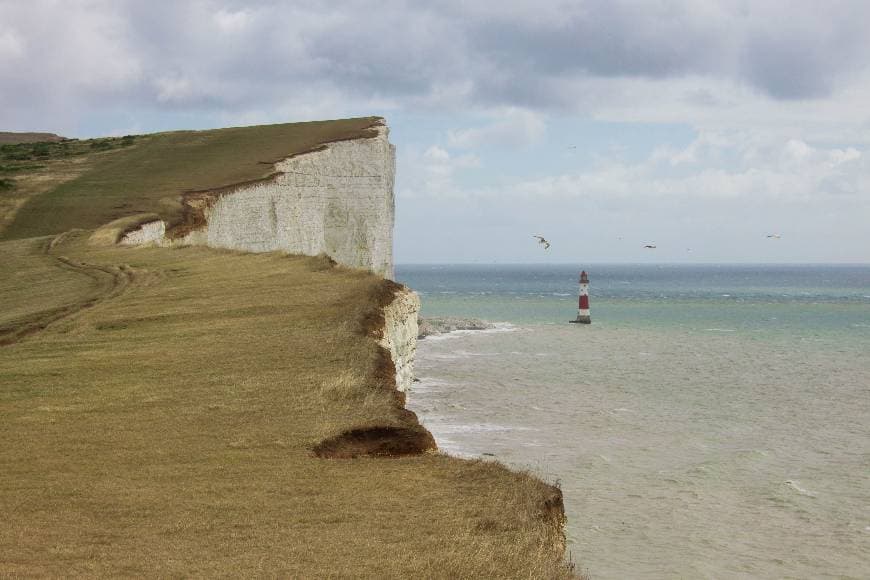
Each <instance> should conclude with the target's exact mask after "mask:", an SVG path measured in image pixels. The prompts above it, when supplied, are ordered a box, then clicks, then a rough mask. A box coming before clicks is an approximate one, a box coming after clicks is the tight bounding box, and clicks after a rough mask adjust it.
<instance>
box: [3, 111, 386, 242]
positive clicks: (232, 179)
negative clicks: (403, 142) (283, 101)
mask: <svg viewBox="0 0 870 580" xmlns="http://www.w3.org/2000/svg"><path fill="white" fill-rule="evenodd" d="M382 122H383V120H382V119H381V118H379V117H364V118H357V119H340V120H335V121H314V122H308V123H284V124H278V125H260V126H254V127H234V128H228V129H214V130H210V131H173V132H168V133H155V134H151V135H139V136H134V135H129V136H126V137H121V138H107V139H92V140H88V141H77V140H64V141H60V142H42V143H24V144H6V145H0V179H3V180H4V181H3V182H2V183H0V240H4V239H5V240H11V239H21V238H29V237H34V236H44V235H51V234H58V233H61V232H64V231H67V230H69V229H72V228H83V229H93V228H97V227H99V226H101V225H104V224H106V223H108V222H110V221H113V220H115V219H118V218H122V217H125V216H130V215H134V214H143V213H154V214H157V215H158V216H160V217H161V218H162V219H163V220H165V221H166V222H167V223H169V224H170V225H174V224H177V223H178V222H179V221H180V220H181V219H182V205H181V203H180V200H181V196H182V195H183V194H184V193H185V192H188V191H201V190H211V189H222V188H226V187H228V186H232V185H234V184H239V183H245V182H248V181H252V180H257V179H263V178H265V177H268V176H269V175H270V174H271V173H272V172H273V164H274V163H275V162H276V161H279V160H281V159H284V158H286V157H290V156H293V155H297V154H300V153H305V152H308V151H312V150H315V149H318V148H320V147H322V146H323V145H324V144H327V143H330V142H335V141H343V140H348V139H357V138H365V137H373V136H375V135H376V131H375V127H376V126H377V125H379V124H381V123H382ZM3 184H5V185H3Z"/></svg>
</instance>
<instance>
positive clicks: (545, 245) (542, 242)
mask: <svg viewBox="0 0 870 580" xmlns="http://www.w3.org/2000/svg"><path fill="white" fill-rule="evenodd" d="M532 237H533V238H538V243H539V244H543V245H544V249H545V250H549V249H550V242H548V241H547V240H545V239H544V236H539V235H537V234H535V235H533V236H532Z"/></svg>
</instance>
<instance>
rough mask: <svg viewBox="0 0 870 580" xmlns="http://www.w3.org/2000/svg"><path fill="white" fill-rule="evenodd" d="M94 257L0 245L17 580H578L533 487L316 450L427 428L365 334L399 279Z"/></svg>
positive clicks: (405, 460)
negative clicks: (81, 578)
mask: <svg viewBox="0 0 870 580" xmlns="http://www.w3.org/2000/svg"><path fill="white" fill-rule="evenodd" d="M87 239H88V232H72V233H69V234H65V235H61V236H59V237H45V238H34V239H28V240H20V241H10V242H3V243H0V274H2V275H0V296H2V300H3V304H4V308H3V311H2V313H0V332H3V333H4V336H6V337H7V339H8V340H7V341H6V342H7V344H6V345H5V346H0V415H2V416H0V438H2V441H3V442H4V444H3V445H2V446H0V510H2V512H3V514H4V525H3V526H2V527H0V576H7V575H11V576H33V575H47V576H69V575H72V576H76V575H98V576H119V575H125V576H131V575H132V576H188V575H194V576H217V575H220V576H227V575H230V576H250V575H267V576H276V575H281V576H294V577H336V576H341V577H381V578H420V577H457V578H458V577H481V578H482V577H486V578H495V577H511V578H517V577H525V578H554V577H564V576H565V575H566V570H565V568H564V565H563V563H562V553H561V550H562V548H563V547H562V544H561V543H562V541H563V537H562V531H561V529H560V523H561V518H562V515H561V514H562V512H561V495H560V494H559V492H558V490H556V489H554V488H552V487H550V486H549V485H546V484H544V483H543V482H541V481H539V480H538V479H536V478H534V477H531V476H529V475H526V474H520V473H514V472H511V471H508V470H507V469H505V468H503V467H501V466H500V465H498V464H494V463H484V462H477V461H464V460H458V459H454V458H450V457H447V456H442V455H439V454H432V453H423V454H417V455H406V456H402V457H391V458H376V457H360V458H356V459H322V458H319V457H317V456H316V454H315V453H314V452H313V449H314V448H315V447H316V446H317V445H318V443H320V442H322V441H324V440H327V439H329V438H331V437H334V436H336V435H337V434H340V433H345V432H348V431H351V430H354V429H360V428H371V427H378V426H382V427H383V426H385V427H403V428H410V429H419V425H417V424H416V418H414V417H413V415H412V414H410V413H408V412H407V411H405V410H404V409H403V407H402V405H401V401H400V400H399V399H398V397H397V393H396V391H395V389H394V384H393V382H392V380H391V377H390V375H389V373H384V372H383V355H384V350H383V349H382V348H381V347H380V346H379V345H378V344H377V342H376V340H375V339H374V338H373V337H371V336H370V332H369V330H368V329H367V327H368V326H369V325H370V321H371V320H372V319H373V318H377V312H376V311H375V309H377V308H379V307H380V306H379V304H378V302H379V298H378V297H379V296H381V295H382V294H383V291H384V288H385V284H389V283H388V282H385V281H384V280H383V279H381V278H379V277H377V276H374V275H371V274H368V273H365V272H362V271H360V270H353V269H347V268H343V267H336V266H333V264H332V263H331V262H329V261H328V260H325V259H321V258H307V257H294V256H287V255H280V254H242V253H236V252H229V251H220V250H213V249H209V248H203V247H189V248H182V249H164V248H122V247H111V246H105V247H100V246H93V245H91V244H89V243H88V242H87ZM28 325H30V326H29V328H30V332H27V333H23V334H19V335H16V334H15V332H14V330H15V328H19V327H22V326H28ZM10 337H11V338H10Z"/></svg>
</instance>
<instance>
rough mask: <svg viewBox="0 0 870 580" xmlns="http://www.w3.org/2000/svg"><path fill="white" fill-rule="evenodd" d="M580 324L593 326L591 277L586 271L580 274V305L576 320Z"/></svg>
mask: <svg viewBox="0 0 870 580" xmlns="http://www.w3.org/2000/svg"><path fill="white" fill-rule="evenodd" d="M571 322H577V323H580V324H591V323H592V317H591V316H589V276H587V275H586V270H583V271H582V272H580V303H579V305H578V310H577V318H576V320H572V321H571Z"/></svg>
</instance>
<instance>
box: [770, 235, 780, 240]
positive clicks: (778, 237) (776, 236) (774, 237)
mask: <svg viewBox="0 0 870 580" xmlns="http://www.w3.org/2000/svg"><path fill="white" fill-rule="evenodd" d="M767 237H768V238H773V239H775V240H778V239H780V238H781V237H782V236H781V235H779V234H767Z"/></svg>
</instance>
